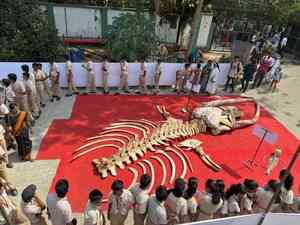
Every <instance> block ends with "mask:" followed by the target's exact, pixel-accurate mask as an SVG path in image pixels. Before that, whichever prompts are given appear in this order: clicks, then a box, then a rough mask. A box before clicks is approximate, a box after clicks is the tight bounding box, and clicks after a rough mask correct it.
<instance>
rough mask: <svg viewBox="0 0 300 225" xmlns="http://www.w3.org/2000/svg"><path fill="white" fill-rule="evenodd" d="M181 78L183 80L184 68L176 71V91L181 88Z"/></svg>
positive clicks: (179, 90)
mask: <svg viewBox="0 0 300 225" xmlns="http://www.w3.org/2000/svg"><path fill="white" fill-rule="evenodd" d="M183 80H184V70H178V71H177V72H176V84H175V89H176V91H177V93H179V92H181V90H182V88H183Z"/></svg>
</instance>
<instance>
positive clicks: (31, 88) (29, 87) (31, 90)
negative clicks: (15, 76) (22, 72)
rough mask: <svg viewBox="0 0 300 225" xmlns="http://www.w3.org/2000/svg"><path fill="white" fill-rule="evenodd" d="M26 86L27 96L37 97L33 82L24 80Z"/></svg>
mask: <svg viewBox="0 0 300 225" xmlns="http://www.w3.org/2000/svg"><path fill="white" fill-rule="evenodd" d="M24 85H25V89H26V94H27V95H31V94H33V95H35V94H36V89H35V86H34V85H33V83H32V81H31V80H29V79H28V80H24Z"/></svg>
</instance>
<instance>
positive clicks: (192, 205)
mask: <svg viewBox="0 0 300 225" xmlns="http://www.w3.org/2000/svg"><path fill="white" fill-rule="evenodd" d="M186 202H187V208H188V213H189V214H195V213H197V207H198V204H197V201H196V199H195V197H192V198H190V199H188V200H186Z"/></svg>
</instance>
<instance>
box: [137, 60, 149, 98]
mask: <svg viewBox="0 0 300 225" xmlns="http://www.w3.org/2000/svg"><path fill="white" fill-rule="evenodd" d="M137 93H141V94H146V95H147V94H148V88H147V67H146V63H145V59H142V60H141V66H140V75H139V90H138V91H137Z"/></svg>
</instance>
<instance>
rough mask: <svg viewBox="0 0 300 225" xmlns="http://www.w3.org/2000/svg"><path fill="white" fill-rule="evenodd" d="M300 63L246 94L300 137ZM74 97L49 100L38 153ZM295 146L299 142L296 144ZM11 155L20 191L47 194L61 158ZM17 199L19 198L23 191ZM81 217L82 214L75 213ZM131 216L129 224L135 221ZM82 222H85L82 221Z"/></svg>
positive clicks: (39, 126) (38, 129)
mask: <svg viewBox="0 0 300 225" xmlns="http://www.w3.org/2000/svg"><path fill="white" fill-rule="evenodd" d="M299 70H300V66H296V65H285V66H284V72H285V76H284V78H283V80H282V82H281V83H280V86H279V89H278V91H276V92H274V93H269V92H266V91H265V90H264V89H259V90H250V91H249V92H247V93H246V94H245V95H247V96H253V97H255V98H256V99H258V100H259V102H261V104H263V105H264V106H265V107H266V108H267V109H268V110H269V111H270V112H271V113H272V114H273V115H274V117H275V118H277V119H278V120H279V121H281V123H283V124H284V125H285V126H286V127H287V128H288V129H289V130H290V131H291V132H292V133H294V134H295V135H296V136H297V137H298V138H300V98H299V93H300V92H299V89H300V74H299ZM74 99H75V98H74V97H70V98H63V99H62V100H61V101H60V102H55V103H49V104H48V105H47V108H46V109H45V110H44V113H43V115H42V116H41V118H40V119H39V121H38V122H37V123H36V125H35V127H34V137H33V149H34V155H36V153H37V151H38V148H39V145H40V143H41V140H42V138H43V136H44V135H45V134H46V132H47V129H48V127H49V125H50V124H51V122H52V120H53V119H58V118H69V116H70V112H71V109H72V106H73V103H74ZM295 147H296V146H295ZM10 158H11V160H12V161H14V162H15V163H14V168H13V169H9V170H8V174H9V177H10V180H11V182H12V183H13V184H15V185H16V186H17V188H18V190H19V192H21V191H22V190H23V188H24V187H25V186H26V185H28V184H31V183H34V184H36V185H37V186H38V190H39V193H40V196H41V197H42V199H45V198H46V195H47V193H48V190H49V187H50V184H51V180H52V178H53V177H54V175H55V173H56V168H57V165H58V163H59V162H58V160H48V161H44V160H43V161H35V162H34V163H30V162H26V163H23V162H18V161H17V159H16V156H15V153H11V155H10ZM14 200H15V202H16V203H17V204H18V203H19V202H20V195H19V196H18V197H16V198H15V199H14ZM76 217H77V218H78V219H79V221H81V219H82V215H76ZM130 221H132V218H129V220H128V224H132V223H131V222H130ZM79 224H82V223H81V222H79Z"/></svg>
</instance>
